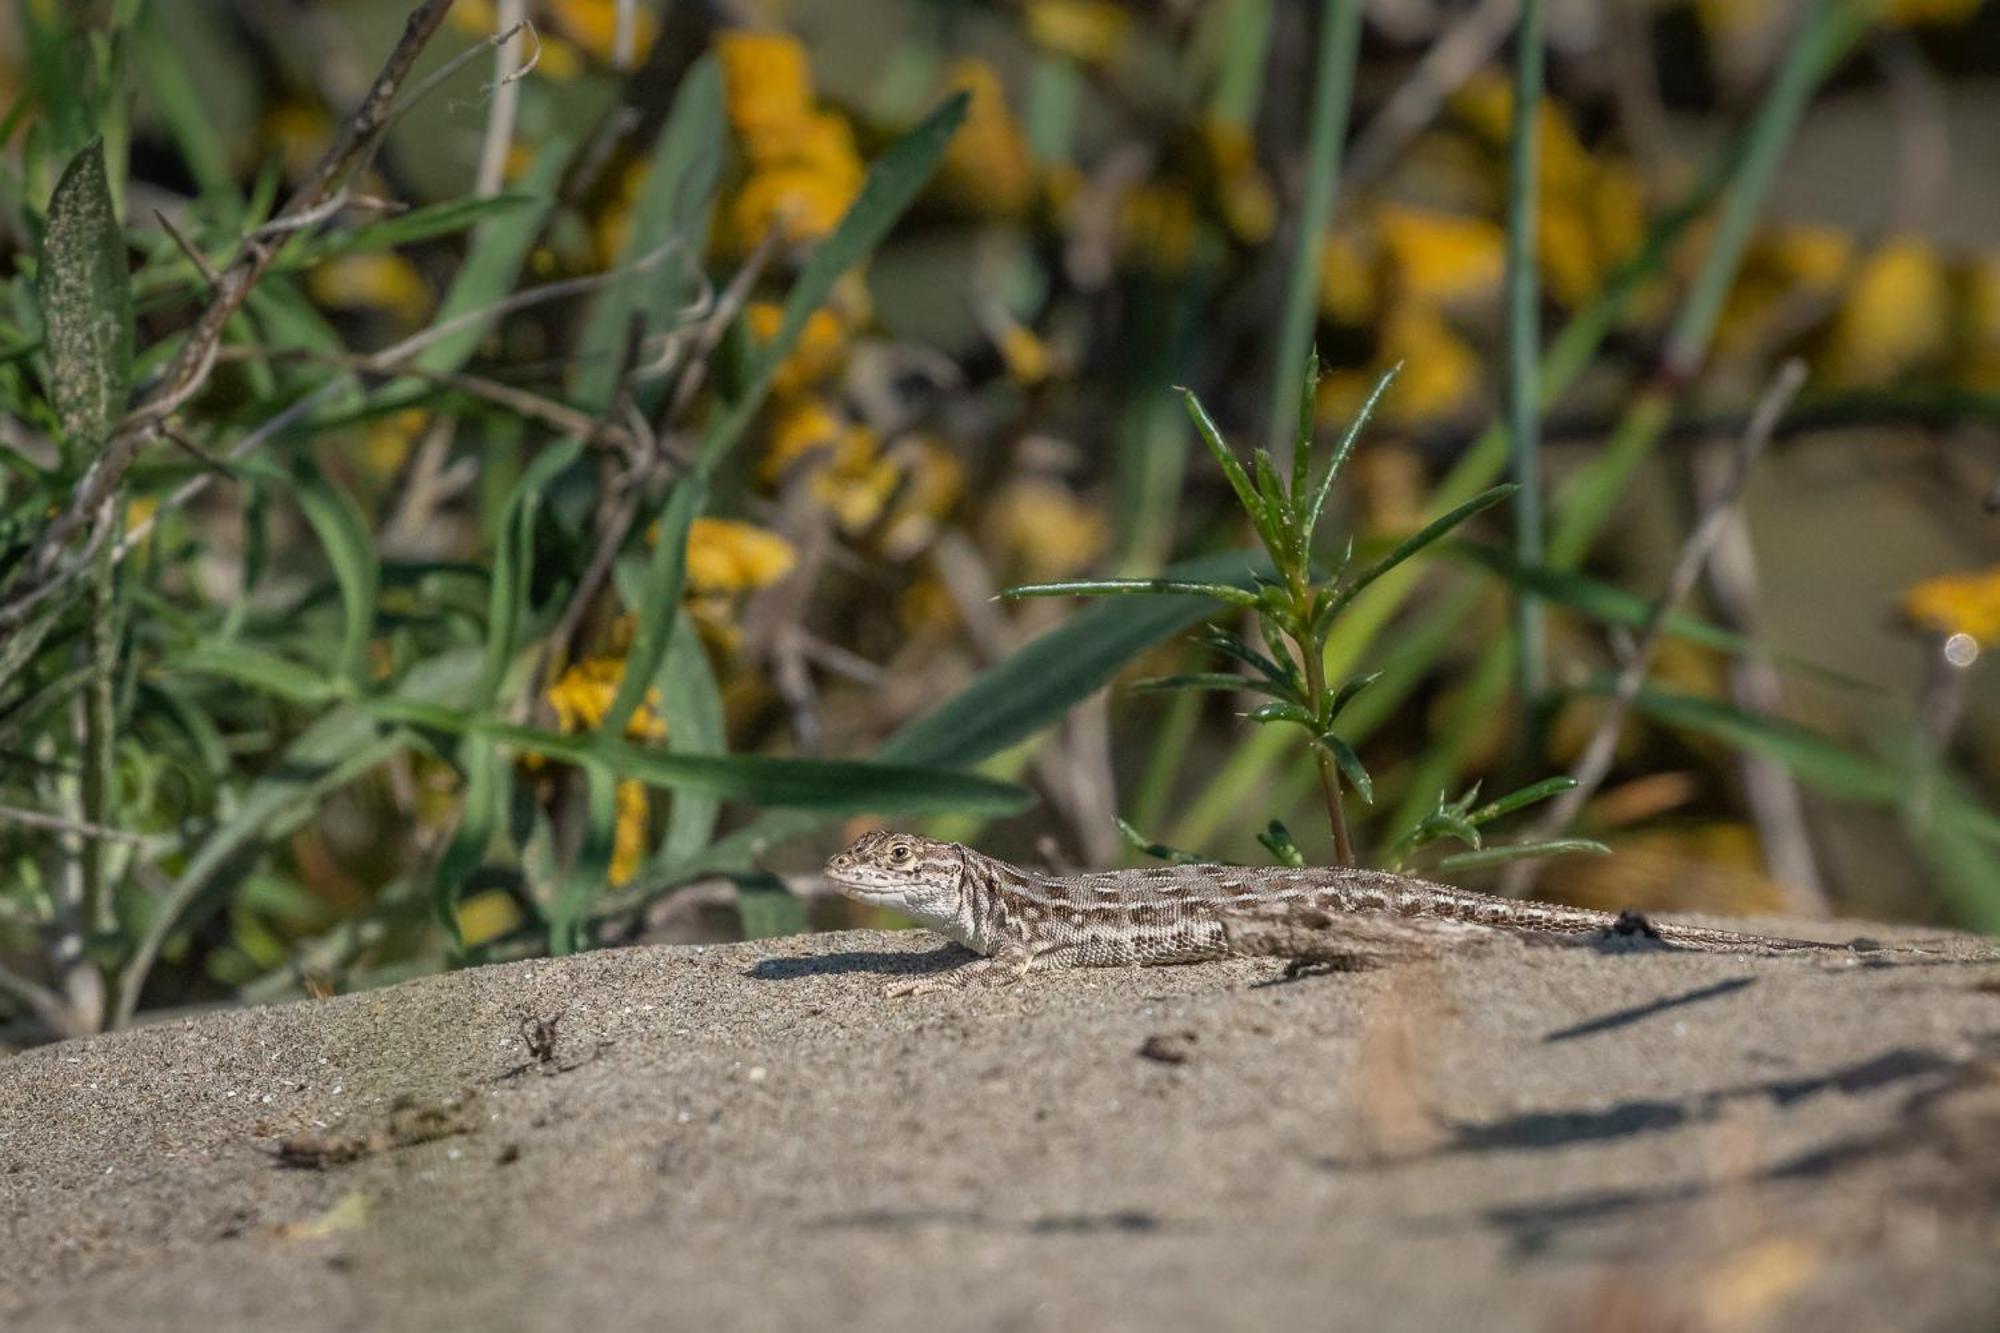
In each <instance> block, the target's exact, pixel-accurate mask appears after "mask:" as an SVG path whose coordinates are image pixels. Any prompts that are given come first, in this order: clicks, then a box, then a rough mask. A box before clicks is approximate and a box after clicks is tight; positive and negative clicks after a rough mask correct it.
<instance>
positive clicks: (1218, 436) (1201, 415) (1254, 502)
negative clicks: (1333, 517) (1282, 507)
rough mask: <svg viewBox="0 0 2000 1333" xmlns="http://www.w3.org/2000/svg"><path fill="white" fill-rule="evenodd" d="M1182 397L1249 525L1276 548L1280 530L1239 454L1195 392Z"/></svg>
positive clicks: (1265, 542)
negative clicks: (1237, 457) (1248, 517)
mask: <svg viewBox="0 0 2000 1333" xmlns="http://www.w3.org/2000/svg"><path fill="white" fill-rule="evenodd" d="M1181 398H1182V399H1183V401H1185V402H1186V403H1187V412H1188V418H1189V419H1190V420H1191V421H1193V422H1194V429H1195V433H1196V434H1197V435H1199V436H1201V442H1202V443H1203V444H1205V445H1207V446H1208V452H1209V453H1210V454H1211V455H1212V456H1213V457H1214V459H1215V461H1216V463H1217V465H1219V466H1220V467H1221V468H1222V475H1223V476H1224V477H1226V478H1228V479H1229V489H1230V490H1232V491H1234V492H1235V493H1236V502H1237V503H1238V504H1240V505H1242V506H1243V512H1244V513H1245V514H1248V515H1249V516H1250V523H1251V525H1252V526H1253V527H1255V528H1256V529H1257V533H1258V535H1259V536H1261V537H1262V538H1263V539H1264V544H1265V545H1266V546H1268V547H1271V548H1272V549H1276V545H1277V528H1276V527H1275V526H1274V525H1273V523H1272V519H1271V515H1270V514H1268V513H1266V512H1265V509H1264V500H1263V497H1262V496H1260V495H1258V493H1257V487H1256V486H1255V485H1253V484H1252V483H1251V481H1250V474H1249V473H1248V472H1246V471H1244V470H1243V464H1242V463H1240V462H1238V461H1237V459H1236V455H1235V454H1234V453H1232V452H1231V451H1230V448H1229V441H1227V440H1225V439H1223V438H1222V432H1221V431H1219V430H1217V429H1216V427H1215V422H1214V421H1212V420H1211V419H1210V418H1209V415H1208V409H1207V408H1205V407H1203V406H1202V405H1201V399H1199V398H1197V397H1195V396H1194V390H1192V389H1182V390H1181Z"/></svg>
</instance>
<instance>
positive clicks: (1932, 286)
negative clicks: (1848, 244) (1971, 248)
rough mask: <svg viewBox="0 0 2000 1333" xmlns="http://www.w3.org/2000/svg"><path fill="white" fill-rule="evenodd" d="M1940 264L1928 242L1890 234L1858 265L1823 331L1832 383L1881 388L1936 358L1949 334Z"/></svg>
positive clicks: (1947, 296) (1947, 302)
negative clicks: (1839, 303) (1838, 308)
mask: <svg viewBox="0 0 2000 1333" xmlns="http://www.w3.org/2000/svg"><path fill="white" fill-rule="evenodd" d="M1950 300H1951V293H1950V288H1949V284H1948V283H1947V281H1946V278H1945V269H1944V261H1943V260H1942V259H1941V258H1940V257H1939V256H1938V253H1937V251H1936V250H1934V249H1933V248H1932V247H1931V245H1930V243H1929V242H1928V241H1925V240H1923V239H1921V238H1920V237H1916V236H1899V237H1894V238H1892V239H1890V240H1888V241H1885V242H1883V243H1882V245H1881V246H1879V247H1878V248H1877V249H1876V251H1875V252H1874V253H1873V254H1871V255H1869V256H1868V257H1867V258H1866V259H1864V260H1862V261H1861V266H1860V269H1859V271H1858V272H1856V274H1855V276H1854V281H1853V283H1852V285H1851V286H1850V287H1849V288H1848V291H1847V299H1846V300H1845V301H1844V302H1842V303H1841V307H1840V310H1839V312H1838V313H1837V314H1836V315H1835V316H1834V319H1833V327H1832V328H1831V329H1830V330H1829V331H1828V334H1827V348H1826V356H1825V359H1824V369H1825V372H1826V376H1827V378H1828V379H1829V380H1830V381H1832V382H1834V383H1836V384H1881V383H1884V382H1886V381H1888V380H1891V379H1894V378H1895V377H1897V376H1899V375H1903V374H1906V373H1908V372H1910V371H1912V370H1916V369H1920V368H1922V367H1924V366H1926V365H1928V364H1929V363H1931V362H1933V361H1935V360H1937V359H1938V358H1939V357H1940V356H1941V355H1942V354H1943V352H1944V351H1945V348H1946V344H1947V341H1948V339H1949V337H1950V327H1949V317H1950Z"/></svg>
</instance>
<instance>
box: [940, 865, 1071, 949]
mask: <svg viewBox="0 0 2000 1333" xmlns="http://www.w3.org/2000/svg"><path fill="white" fill-rule="evenodd" d="M1042 883H1043V881H1042V880H1040V879H1039V878H1038V877H1037V876H1035V875H1033V874H1030V873H1029V872H1028V871H1025V870H1022V869H1020V868H1019V867H1017V866H1011V865H1008V864H1007V863H1006V862H1005V861H996V860H994V859H993V858H992V857H990V856H983V855H981V854H980V853H978V852H975V851H973V850H971V849H970V848H967V849H966V852H965V877H964V879H963V880H962V881H961V884H960V888H961V892H960V893H959V904H958V915H957V917H956V918H954V919H953V920H952V921H949V922H945V923H928V922H927V923H926V924H930V925H933V928H934V929H937V930H938V931H940V932H941V933H943V934H945V935H949V936H950V937H951V938H952V939H955V940H957V941H958V942H959V943H960V944H963V945H964V946H965V947H966V948H968V949H974V950H977V951H978V952H980V953H983V954H988V955H991V954H992V953H993V951H994V950H995V949H996V948H997V947H999V946H1000V945H1001V944H1002V943H1004V942H1006V941H1007V940H1009V939H1012V938H1014V937H1015V936H1016V935H1017V934H1018V931H1017V929H1016V926H1017V920H1018V916H1017V914H1018V912H1019V909H1020V902H1021V895H1022V893H1023V891H1024V890H1030V889H1033V888H1035V887H1037V886H1039V885H1041V884H1042Z"/></svg>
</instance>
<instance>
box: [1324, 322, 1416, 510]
mask: <svg viewBox="0 0 2000 1333" xmlns="http://www.w3.org/2000/svg"><path fill="white" fill-rule="evenodd" d="M1402 373H1403V363H1402V362H1400V361H1398V362H1397V363H1396V364H1395V365H1393V366H1391V367H1389V368H1388V369H1387V370H1385V371H1383V372H1382V378H1380V379H1378V380H1376V381H1375V387H1374V389H1372V390H1371V391H1370V392H1369V394H1368V401H1367V402H1365V403H1363V404H1362V405H1361V410H1360V411H1359V412H1357V413H1355V414H1354V420H1353V421H1352V422H1350V423H1348V427H1347V434H1345V435H1343V436H1341V437H1340V447H1339V448H1337V449H1335V450H1334V451H1333V458H1332V459H1331V460H1330V461H1329V462H1328V463H1327V465H1326V475H1325V476H1324V477H1321V478H1320V479H1319V489H1318V490H1317V491H1315V492H1314V493H1313V499H1312V507H1311V508H1310V509H1308V510H1306V520H1305V528H1306V540H1307V541H1311V540H1312V535H1313V534H1314V533H1315V532H1317V531H1319V516H1320V514H1321V513H1323V512H1324V511H1325V510H1326V501H1327V497H1328V496H1330V495H1332V494H1333V483H1334V479H1335V478H1336V477H1338V476H1339V475H1340V470H1341V468H1343V467H1345V466H1346V465H1347V456H1348V455H1349V454H1351V453H1353V452H1354V442H1355V441H1356V440H1358V439H1360V438H1361V432H1362V431H1363V430H1364V429H1366V428H1367V425H1368V418H1369V417H1371V416H1373V415H1374V414H1375V404H1377V403H1379V402H1381V401H1382V395H1383V394H1385V393H1387V392H1388V391H1389V386H1390V385H1391V384H1393V383H1395V381H1396V376H1398V375H1400V374H1402Z"/></svg>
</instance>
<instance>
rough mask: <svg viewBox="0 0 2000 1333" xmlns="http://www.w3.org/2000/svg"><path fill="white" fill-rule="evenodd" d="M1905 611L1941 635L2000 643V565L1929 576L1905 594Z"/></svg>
mask: <svg viewBox="0 0 2000 1333" xmlns="http://www.w3.org/2000/svg"><path fill="white" fill-rule="evenodd" d="M1903 611H1904V614H1906V615H1908V616H1909V618H1910V619H1911V620H1913V621H1915V622H1916V623H1917V624H1919V625H1922V626H1924V627H1925V628H1926V629H1932V630H1936V631H1937V632H1938V633H1940V634H1969V635H1971V636H1972V637H1973V638H1975V639H1977V640H1979V642H1980V643H1982V644H1987V645H1991V644H1995V643H2000V565H1995V566H1994V567H1993V568H1991V569H1982V570H1974V571H1971V572H1969V573H1965V574H1947V575H1944V576H1942V577H1940V578H1934V579H1925V580H1924V581H1923V582H1922V583H1919V584H1917V585H1916V586H1915V587H1913V588H1911V589H1910V590H1909V591H1908V592H1907V593H1905V594H1903Z"/></svg>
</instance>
